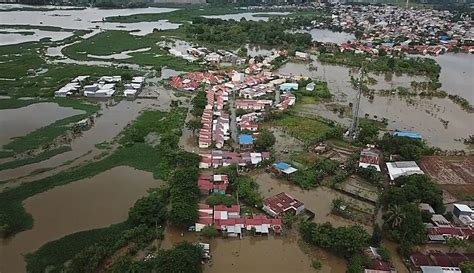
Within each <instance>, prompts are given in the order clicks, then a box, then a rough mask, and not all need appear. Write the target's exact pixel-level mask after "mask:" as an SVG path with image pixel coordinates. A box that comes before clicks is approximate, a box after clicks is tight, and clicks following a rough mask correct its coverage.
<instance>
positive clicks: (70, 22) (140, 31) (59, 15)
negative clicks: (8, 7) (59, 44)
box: [0, 8, 179, 43]
mask: <svg viewBox="0 0 474 273" xmlns="http://www.w3.org/2000/svg"><path fill="white" fill-rule="evenodd" d="M174 10H176V9H171V8H137V9H98V8H86V9H83V10H66V9H65V10H51V11H8V12H2V14H1V16H0V25H30V26H35V25H36V26H37V25H41V26H54V27H60V28H66V29H105V30H126V31H132V30H134V32H131V34H133V35H146V34H148V33H151V32H152V31H153V29H155V28H156V29H161V30H163V29H176V28H178V27H179V24H175V23H170V22H168V21H167V20H159V21H156V22H137V23H108V22H103V20H104V18H106V17H109V16H118V15H121V16H126V15H133V14H142V13H164V12H171V11H174ZM62 33H63V32H51V33H50V34H51V35H50V36H51V37H52V38H53V39H58V35H64V34H62ZM4 35H9V34H0V40H1V41H4V38H3V36H4ZM12 43H13V41H12Z"/></svg>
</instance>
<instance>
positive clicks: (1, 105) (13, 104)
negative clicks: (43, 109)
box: [0, 99, 39, 110]
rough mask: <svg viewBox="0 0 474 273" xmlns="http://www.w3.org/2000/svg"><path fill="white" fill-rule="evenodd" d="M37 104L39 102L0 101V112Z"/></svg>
mask: <svg viewBox="0 0 474 273" xmlns="http://www.w3.org/2000/svg"><path fill="white" fill-rule="evenodd" d="M37 102H39V100H16V99H0V110H4V109H16V108H21V107H25V106H28V105H30V104H33V103H37Z"/></svg>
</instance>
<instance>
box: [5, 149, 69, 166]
mask: <svg viewBox="0 0 474 273" xmlns="http://www.w3.org/2000/svg"><path fill="white" fill-rule="evenodd" d="M69 151H71V147H69V146H62V147H59V148H56V149H52V150H49V151H44V152H42V153H40V154H38V155H36V156H32V157H26V158H21V159H17V160H13V161H8V162H5V163H2V164H0V171H2V170H6V169H14V168H18V167H21V166H24V165H28V164H33V163H37V162H40V161H43V160H46V159H49V158H51V157H53V156H56V155H58V154H62V153H65V152H69Z"/></svg>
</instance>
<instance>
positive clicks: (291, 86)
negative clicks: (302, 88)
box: [280, 82, 298, 92]
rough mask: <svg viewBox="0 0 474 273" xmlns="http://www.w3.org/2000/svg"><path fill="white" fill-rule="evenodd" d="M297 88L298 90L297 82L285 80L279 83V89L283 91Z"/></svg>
mask: <svg viewBox="0 0 474 273" xmlns="http://www.w3.org/2000/svg"><path fill="white" fill-rule="evenodd" d="M297 90H298V84H297V83H292V82H287V83H284V84H281V85H280V91H283V92H290V91H297Z"/></svg>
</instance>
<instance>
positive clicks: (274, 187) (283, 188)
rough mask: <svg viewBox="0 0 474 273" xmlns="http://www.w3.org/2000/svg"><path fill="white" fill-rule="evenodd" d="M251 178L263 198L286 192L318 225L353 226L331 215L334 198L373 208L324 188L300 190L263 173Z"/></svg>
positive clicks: (369, 228)
mask: <svg viewBox="0 0 474 273" xmlns="http://www.w3.org/2000/svg"><path fill="white" fill-rule="evenodd" d="M253 178H254V179H255V181H256V182H257V184H258V185H259V190H260V192H261V193H262V195H263V197H269V196H272V195H275V194H278V193H280V192H286V193H288V194H289V195H291V196H293V197H294V198H296V199H298V200H300V201H301V202H303V203H304V205H305V208H306V209H308V210H310V211H312V212H314V213H315V214H316V217H315V218H314V222H316V223H319V224H322V223H326V222H330V223H331V224H332V225H333V226H335V227H340V226H350V225H354V224H355V223H354V222H353V221H350V220H347V219H344V218H341V217H338V216H335V215H333V214H331V209H332V201H333V200H334V199H336V198H340V197H343V198H344V199H345V200H351V202H353V203H357V205H358V206H359V207H361V208H363V209H371V208H372V209H373V207H374V206H373V205H370V204H368V203H365V202H361V201H358V200H355V199H353V198H350V197H349V196H347V195H344V194H342V193H339V192H337V191H335V190H332V189H329V188H326V187H318V188H316V189H312V190H302V189H301V188H299V187H298V186H296V185H292V184H290V182H287V181H285V180H282V179H276V178H275V177H273V176H272V175H271V174H269V173H265V172H260V173H257V174H256V175H254V176H253ZM362 227H364V228H365V229H366V230H367V231H368V232H369V233H371V232H372V227H369V226H362Z"/></svg>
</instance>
